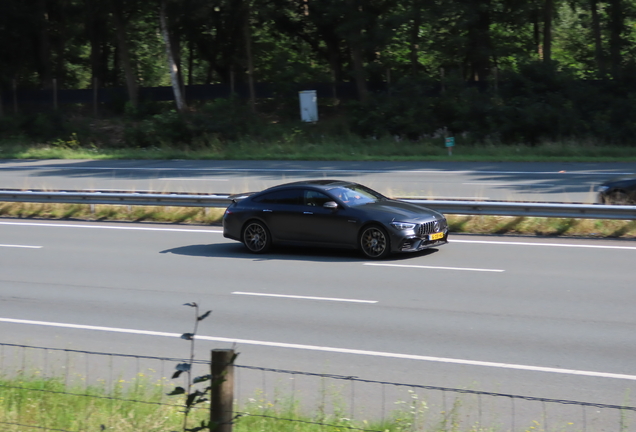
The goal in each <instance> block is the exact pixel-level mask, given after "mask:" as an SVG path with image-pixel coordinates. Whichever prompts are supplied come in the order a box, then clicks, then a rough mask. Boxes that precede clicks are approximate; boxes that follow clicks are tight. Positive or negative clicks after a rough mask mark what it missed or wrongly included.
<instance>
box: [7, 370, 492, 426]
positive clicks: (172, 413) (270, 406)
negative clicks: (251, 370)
mask: <svg viewBox="0 0 636 432" xmlns="http://www.w3.org/2000/svg"><path fill="white" fill-rule="evenodd" d="M169 387H170V386H168V385H167V384H166V382H165V381H160V382H157V383H152V382H150V381H149V380H148V379H146V378H144V376H143V375H142V374H140V375H139V376H138V377H137V378H136V379H134V380H132V381H131V382H124V381H123V380H118V381H117V382H115V383H114V384H113V383H105V382H103V383H101V384H99V385H91V386H87V385H85V384H82V383H75V384H67V383H65V380H64V379H62V378H45V377H41V376H39V375H38V374H37V373H35V374H33V375H26V374H19V375H18V376H16V377H11V378H9V377H3V378H0V425H1V426H0V428H1V429H2V431H3V432H23V431H25V430H31V429H33V430H35V429H38V430H51V431H110V432H137V431H144V432H168V431H182V430H183V427H184V425H183V412H182V410H183V406H182V405H179V403H180V402H182V399H178V398H174V397H169V396H166V393H167V392H168V390H169ZM255 396H256V397H255V398H249V399H248V400H247V402H246V403H243V404H241V403H239V404H238V412H239V413H240V416H239V417H238V419H237V420H236V421H235V424H234V426H233V430H234V432H255V431H258V432H287V431H289V432H343V431H365V430H366V431H380V432H405V431H414V430H420V429H419V428H418V427H416V421H417V419H418V416H419V415H421V413H420V412H419V411H420V410H421V409H420V408H418V412H414V411H413V407H412V406H409V407H408V408H406V409H403V410H400V409H397V410H396V411H395V412H393V414H391V415H390V416H388V418H387V419H386V420H384V421H378V420H376V421H367V420H360V421H357V420H352V419H349V418H347V415H345V414H344V412H343V411H342V410H340V409H338V407H337V406H334V407H333V412H330V413H326V412H325V410H324V407H323V409H318V410H317V413H316V414H314V415H311V414H307V413H303V412H302V410H301V409H300V407H299V405H298V403H297V402H289V401H285V400H280V401H278V403H277V404H275V403H272V402H271V401H269V400H268V399H266V398H265V397H263V395H262V394H260V395H259V392H257V394H256V395H255ZM398 406H399V403H398ZM424 408H427V407H426V406H425V405H424ZM453 410H454V409H453ZM209 415H210V413H209V403H206V404H204V405H201V406H200V407H199V408H198V409H195V410H193V411H192V412H191V413H190V416H189V421H188V425H187V427H188V428H195V427H197V425H199V424H201V421H207V420H208V418H209ZM454 415H457V414H454ZM441 417H442V418H441V420H440V423H439V425H440V427H439V428H435V429H434V430H435V431H448V430H459V429H458V428H455V427H452V428H449V427H446V426H448V425H446V423H447V420H446V419H445V417H448V416H447V415H445V414H444V413H442V416H441ZM466 430H471V431H477V430H479V431H484V432H485V431H489V430H491V429H482V428H479V429H475V428H470V429H466Z"/></svg>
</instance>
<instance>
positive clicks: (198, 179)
mask: <svg viewBox="0 0 636 432" xmlns="http://www.w3.org/2000/svg"><path fill="white" fill-rule="evenodd" d="M157 180H164V181H220V182H226V181H230V180H229V179H213V178H205V179H202V178H183V177H174V178H170V177H160V178H158V179H157Z"/></svg>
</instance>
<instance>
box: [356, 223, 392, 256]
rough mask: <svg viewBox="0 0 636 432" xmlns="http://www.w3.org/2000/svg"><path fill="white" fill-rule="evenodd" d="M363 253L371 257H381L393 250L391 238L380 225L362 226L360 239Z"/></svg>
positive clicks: (359, 242)
mask: <svg viewBox="0 0 636 432" xmlns="http://www.w3.org/2000/svg"><path fill="white" fill-rule="evenodd" d="M358 244H359V245H360V250H361V251H362V253H363V254H364V255H365V256H366V257H367V258H371V259H381V258H384V257H386V256H387V255H389V253H390V252H391V240H390V239H389V235H388V234H387V232H386V230H385V229H384V228H382V227H380V226H378V225H369V226H366V227H364V228H362V231H361V232H360V237H359V240H358Z"/></svg>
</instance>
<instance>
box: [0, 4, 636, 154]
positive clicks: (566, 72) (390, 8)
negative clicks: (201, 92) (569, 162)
mask: <svg viewBox="0 0 636 432" xmlns="http://www.w3.org/2000/svg"><path fill="white" fill-rule="evenodd" d="M635 24H636V1H635V0H608V1H600V0H481V1H475V0H29V1H24V0H2V1H0V62H1V63H0V64H1V66H2V67H0V91H2V92H3V93H4V94H5V95H6V94H8V93H10V92H11V91H12V89H13V88H14V86H17V87H18V88H21V89H52V88H53V87H54V86H55V87H57V88H59V89H65V88H66V89H72V88H74V89H87V88H93V87H100V88H107V87H123V88H125V89H126V94H127V103H128V105H129V107H130V109H131V110H132V111H134V110H138V109H139V108H140V104H142V103H143V100H141V101H140V98H139V94H140V91H139V88H140V87H155V86H170V87H172V94H173V96H174V103H175V105H174V107H175V108H176V111H177V112H182V113H188V112H192V109H189V108H192V107H189V105H190V104H189V101H188V100H187V98H186V96H185V95H184V87H185V86H186V85H199V84H216V83H221V84H227V85H229V86H234V85H239V84H241V85H246V86H248V88H250V87H251V88H253V86H254V85H255V83H256V82H261V83H270V84H271V85H273V86H275V87H277V88H280V89H281V91H282V90H284V89H285V88H286V87H294V86H296V85H297V84H299V83H309V82H321V83H331V84H333V85H334V88H336V86H337V85H338V84H339V83H344V82H350V83H352V84H353V85H354V86H355V89H356V94H357V102H355V103H351V104H346V105H347V106H346V108H347V109H346V112H347V115H348V116H349V117H348V118H349V119H350V126H351V129H353V130H354V131H355V132H358V133H360V134H362V135H378V134H392V135H401V136H406V137H409V138H412V139H415V138H418V137H421V136H423V135H426V134H431V133H433V132H435V131H437V130H439V129H440V128H450V129H451V130H454V131H455V132H469V134H470V136H471V137H472V138H473V139H474V140H477V141H479V140H484V139H494V140H498V141H502V142H519V141H530V142H535V141H537V140H540V139H559V138H565V137H568V138H569V137H576V136H579V137H594V138H598V139H602V140H605V141H614V142H626V141H627V140H628V139H630V138H631V137H632V136H633V135H634V133H636V122H634V121H633V120H632V119H634V118H636V108H632V105H633V103H632V102H633V100H632V99H634V98H636V91H634V90H636V86H635V85H636V79H635V78H636V37H635V36H636V34H635V33H634V31H633V28H634V25H635ZM374 83H376V84H377V83H384V85H383V86H382V88H384V89H387V90H385V91H382V92H377V91H374V89H375V88H378V86H377V85H375V86H374V85H373V84H374ZM334 96H337V94H335V93H334ZM5 100H6V97H5ZM252 108H253V107H252ZM3 112H4V114H5V115H6V114H7V113H8V112H9V110H8V109H7V107H6V106H5V107H4V109H3ZM185 115H187V114H185Z"/></svg>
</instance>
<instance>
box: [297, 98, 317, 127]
mask: <svg viewBox="0 0 636 432" xmlns="http://www.w3.org/2000/svg"><path fill="white" fill-rule="evenodd" d="M298 98H299V99H300V118H301V120H302V121H304V122H311V123H313V122H317V121H318V104H317V100H318V98H317V97H316V90H303V91H300V92H298Z"/></svg>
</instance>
